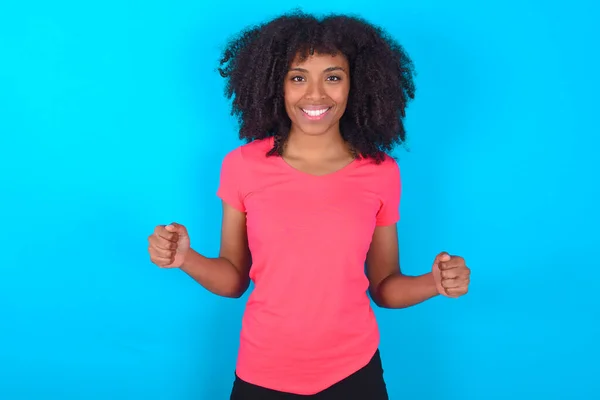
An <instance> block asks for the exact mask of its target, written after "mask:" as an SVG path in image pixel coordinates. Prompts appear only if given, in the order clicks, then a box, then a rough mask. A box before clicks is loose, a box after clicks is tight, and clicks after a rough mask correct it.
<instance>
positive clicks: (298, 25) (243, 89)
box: [219, 11, 415, 163]
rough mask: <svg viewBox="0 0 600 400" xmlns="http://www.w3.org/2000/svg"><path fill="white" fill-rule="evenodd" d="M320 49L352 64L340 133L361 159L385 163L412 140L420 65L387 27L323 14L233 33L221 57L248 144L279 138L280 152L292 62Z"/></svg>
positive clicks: (228, 90)
mask: <svg viewBox="0 0 600 400" xmlns="http://www.w3.org/2000/svg"><path fill="white" fill-rule="evenodd" d="M314 52H316V53H320V54H331V55H336V54H338V53H341V54H343V55H344V56H345V57H346V58H347V60H348V63H349V66H350V76H351V79H350V81H351V83H350V93H349V97H348V104H347V107H346V111H345V113H344V115H343V116H342V118H341V120H340V131H341V134H342V137H343V138H344V140H345V141H346V142H347V143H348V144H349V145H350V147H351V148H352V149H353V151H354V153H355V155H356V156H357V157H362V158H371V159H373V160H375V161H376V162H378V163H379V162H381V161H382V160H383V159H384V157H385V154H386V153H389V152H390V151H391V150H392V149H393V147H394V146H395V145H397V144H401V143H404V141H405V136H406V133H405V128H404V124H403V120H404V117H405V109H406V106H407V102H408V101H409V100H410V99H413V98H414V94H415V85H414V82H413V74H414V69H413V63H412V61H411V59H410V58H409V57H408V55H407V54H406V52H405V51H404V49H403V48H402V46H400V45H399V44H398V43H397V42H396V41H395V40H394V39H392V38H391V37H390V36H389V35H388V34H387V33H386V32H384V31H383V30H382V29H381V28H379V27H377V26H374V25H372V24H370V23H368V22H367V21H365V20H363V19H362V18H359V17H354V16H347V15H328V16H326V17H324V18H321V19H319V18H317V17H315V16H313V15H310V14H306V13H303V12H301V11H293V12H291V13H288V14H284V15H282V16H280V17H277V18H275V19H273V20H272V21H269V22H267V23H263V24H260V25H257V26H251V27H249V28H246V29H245V30H243V31H241V32H240V33H239V34H238V35H237V36H235V37H234V38H232V39H231V40H230V41H229V42H228V44H227V45H226V47H225V50H224V52H223V54H222V58H221V60H220V67H219V72H220V74H221V76H222V77H223V78H225V79H226V85H225V95H226V97H227V98H228V99H231V98H232V97H233V101H232V109H231V115H232V116H235V117H237V120H238V122H239V123H240V131H239V135H240V139H244V140H246V141H247V142H250V141H252V140H257V139H265V138H267V137H271V136H274V137H275V139H276V140H275V146H274V147H273V149H271V151H269V153H268V155H281V154H282V152H283V146H284V144H285V141H286V139H287V136H288V134H289V132H290V126H291V121H290V119H289V117H288V116H287V113H286V110H285V104H284V91H283V85H284V78H285V76H286V75H287V73H288V69H289V66H290V63H291V62H292V61H293V60H294V59H295V57H296V56H297V55H298V56H299V57H300V59H301V60H304V59H306V58H307V57H308V56H309V55H310V54H313V53H314Z"/></svg>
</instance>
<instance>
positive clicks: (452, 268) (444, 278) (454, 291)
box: [431, 252, 471, 297]
mask: <svg viewBox="0 0 600 400" xmlns="http://www.w3.org/2000/svg"><path fill="white" fill-rule="evenodd" d="M431 272H432V273H433V279H434V280H435V286H436V288H437V291H438V293H439V294H441V295H444V296H447V297H460V296H462V295H465V294H467V291H468V290H469V283H470V276H471V270H470V269H469V268H468V267H467V266H466V265H465V260H464V259H463V258H462V257H458V256H451V255H449V254H448V253H446V252H442V253H440V254H438V255H437V257H436V258H435V260H434V261H433V268H432V271H431Z"/></svg>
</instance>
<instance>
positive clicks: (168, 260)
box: [148, 223, 190, 268]
mask: <svg viewBox="0 0 600 400" xmlns="http://www.w3.org/2000/svg"><path fill="white" fill-rule="evenodd" d="M148 243H149V246H148V251H149V252H150V260H151V261H152V262H153V263H154V264H156V265H158V266H159V267H162V268H179V267H181V266H182V265H183V261H184V259H185V256H186V254H187V253H188V252H189V250H190V237H189V236H188V232H187V229H185V226H183V225H180V224H177V223H172V224H170V225H167V226H163V225H159V226H157V227H156V228H155V229H154V233H153V234H152V235H150V236H149V237H148Z"/></svg>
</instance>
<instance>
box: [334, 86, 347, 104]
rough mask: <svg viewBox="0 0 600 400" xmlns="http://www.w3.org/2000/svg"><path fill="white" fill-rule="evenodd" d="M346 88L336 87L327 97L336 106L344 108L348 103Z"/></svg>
mask: <svg viewBox="0 0 600 400" xmlns="http://www.w3.org/2000/svg"><path fill="white" fill-rule="evenodd" d="M348 93H349V91H348V88H347V87H342V86H340V87H336V88H335V89H334V90H332V91H331V92H330V93H329V97H330V98H331V99H332V100H333V101H334V102H335V103H336V104H337V105H338V106H346V103H347V102H348Z"/></svg>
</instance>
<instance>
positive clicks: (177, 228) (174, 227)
mask: <svg viewBox="0 0 600 400" xmlns="http://www.w3.org/2000/svg"><path fill="white" fill-rule="evenodd" d="M165 229H166V230H167V231H169V232H175V233H177V234H179V235H180V236H184V235H187V229H185V226H183V225H181V224H178V223H177V222H171V223H170V224H169V225H167V226H165Z"/></svg>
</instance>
